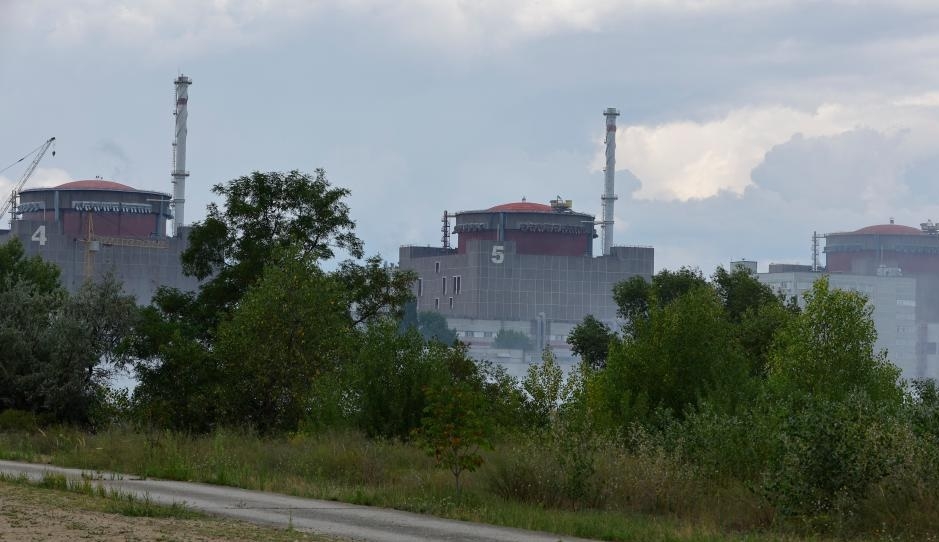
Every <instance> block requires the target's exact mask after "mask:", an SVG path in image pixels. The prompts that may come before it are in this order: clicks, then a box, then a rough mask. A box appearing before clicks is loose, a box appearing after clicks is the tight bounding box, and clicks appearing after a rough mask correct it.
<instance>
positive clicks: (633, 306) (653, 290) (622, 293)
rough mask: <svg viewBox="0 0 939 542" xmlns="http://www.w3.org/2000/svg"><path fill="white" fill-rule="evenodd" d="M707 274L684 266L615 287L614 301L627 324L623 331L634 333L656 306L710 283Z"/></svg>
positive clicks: (628, 335)
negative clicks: (705, 277) (648, 279)
mask: <svg viewBox="0 0 939 542" xmlns="http://www.w3.org/2000/svg"><path fill="white" fill-rule="evenodd" d="M706 284H707V282H706V281H705V280H704V275H702V274H701V271H700V270H699V269H697V268H689V267H682V268H681V269H679V270H678V271H669V270H668V269H663V270H661V271H659V272H658V273H656V274H655V275H654V276H653V277H652V282H651V283H649V282H646V280H645V279H644V278H642V277H639V276H636V277H631V278H630V279H628V280H625V281H623V282H620V283H617V284H616V285H615V286H613V300H614V301H615V302H616V305H617V307H618V309H617V314H618V315H619V316H620V318H623V319H624V320H625V321H626V323H625V324H624V326H623V334H624V335H625V336H627V337H630V336H632V335H634V334H635V333H636V331H637V329H638V327H639V326H641V324H642V322H644V321H645V320H647V319H648V317H649V314H650V311H652V310H653V309H654V308H655V307H664V306H666V305H668V304H669V303H671V302H672V301H675V300H676V299H678V298H679V297H681V296H682V295H684V294H685V293H687V292H689V291H691V290H693V289H695V288H699V287H701V286H704V285H706Z"/></svg>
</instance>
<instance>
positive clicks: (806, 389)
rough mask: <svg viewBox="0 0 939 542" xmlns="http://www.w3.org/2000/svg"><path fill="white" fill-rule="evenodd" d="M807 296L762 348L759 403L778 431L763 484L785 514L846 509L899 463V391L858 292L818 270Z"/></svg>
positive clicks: (896, 373)
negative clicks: (765, 365)
mask: <svg viewBox="0 0 939 542" xmlns="http://www.w3.org/2000/svg"><path fill="white" fill-rule="evenodd" d="M805 299H806V305H805V310H804V311H803V312H802V313H801V314H798V315H796V316H794V317H792V318H791V319H789V320H788V321H787V322H786V323H785V324H784V325H783V327H782V328H781V329H780V331H779V333H778V334H777V337H776V340H775V342H774V344H773V347H772V349H771V350H770V353H769V359H770V371H769V375H768V380H767V389H768V393H767V394H766V396H765V398H764V401H766V402H768V403H769V405H770V406H769V407H768V408H767V409H766V410H767V411H768V412H769V413H770V415H771V416H774V418H775V421H774V424H775V425H776V426H777V427H778V428H779V429H778V437H777V441H776V449H775V453H774V454H773V455H772V456H771V459H770V463H769V467H768V469H767V470H768V472H769V476H768V478H767V479H766V481H765V482H764V484H763V487H764V490H765V491H766V492H767V494H768V496H769V497H770V499H771V500H772V501H773V502H775V503H776V504H777V505H778V506H779V507H780V508H781V510H782V511H783V512H784V513H786V514H827V513H830V512H833V511H834V512H838V513H839V514H852V513H854V512H855V511H856V506H857V503H859V502H860V501H861V500H862V499H863V498H865V496H866V495H867V494H868V492H869V490H870V489H871V488H872V487H873V484H875V483H876V482H878V481H879V480H880V479H882V478H883V477H884V476H886V475H887V474H888V473H889V472H890V469H891V465H894V464H897V463H898V459H899V458H898V453H901V452H900V451H899V450H898V447H897V439H899V438H901V435H902V431H898V430H897V427H899V425H898V415H899V414H900V413H901V412H902V409H901V407H902V406H903V404H904V389H903V386H902V384H901V382H900V380H899V377H900V371H899V369H897V367H895V366H894V365H892V364H891V363H890V362H889V361H888V360H887V358H886V355H885V353H884V352H882V351H877V350H876V347H875V342H876V338H877V335H876V331H875V329H874V323H873V321H872V320H871V311H872V308H871V307H870V306H869V305H868V304H867V300H866V298H865V297H864V296H863V295H861V294H859V293H857V292H852V291H843V290H832V289H830V288H829V284H828V279H827V278H826V277H823V278H821V279H819V280H817V281H816V282H815V284H814V285H813V286H812V290H811V291H810V292H809V293H807V294H806V295H805Z"/></svg>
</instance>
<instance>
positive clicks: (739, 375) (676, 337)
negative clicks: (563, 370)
mask: <svg viewBox="0 0 939 542" xmlns="http://www.w3.org/2000/svg"><path fill="white" fill-rule="evenodd" d="M588 385H589V386H590V387H591V392H592V393H591V400H592V401H595V402H598V403H599V404H598V405H596V407H597V411H598V412H600V413H602V415H603V416H604V417H605V418H606V422H607V423H609V424H611V425H614V426H620V427H625V426H627V425H629V423H631V422H634V421H635V422H641V423H649V422H653V421H654V420H655V417H656V416H659V415H661V414H664V415H666V416H675V417H678V418H683V417H684V416H685V415H686V414H687V413H688V412H690V411H691V410H692V409H694V408H695V407H696V406H697V405H699V404H700V402H701V401H704V400H707V401H709V402H712V403H715V404H718V405H720V407H721V408H722V409H723V410H724V411H730V410H733V408H735V406H736V405H737V404H738V403H739V401H740V400H741V398H742V395H743V394H744V393H746V392H748V391H749V390H750V388H751V386H750V383H749V377H748V374H747V362H746V359H745V357H744V355H743V352H742V350H741V348H740V346H739V344H738V343H737V341H736V340H735V338H734V334H733V329H732V327H731V324H730V323H729V322H728V321H727V318H726V317H725V315H724V311H723V307H722V306H721V303H720V300H719V299H718V297H717V295H716V294H715V293H714V291H713V290H712V289H711V288H710V286H708V285H703V286H697V287H694V288H692V289H691V290H689V291H687V292H685V293H684V294H681V295H679V296H678V297H677V298H675V299H673V300H672V301H671V302H670V303H669V304H668V305H665V306H653V307H652V308H651V309H650V313H649V316H648V319H647V320H646V321H644V322H642V323H641V325H640V326H639V327H637V333H636V334H635V336H634V338H628V337H627V338H626V339H624V340H623V341H614V342H613V343H611V347H610V352H609V356H608V358H607V365H606V368H605V369H603V370H602V371H599V372H598V373H597V374H596V375H594V376H593V377H592V382H590V383H588Z"/></svg>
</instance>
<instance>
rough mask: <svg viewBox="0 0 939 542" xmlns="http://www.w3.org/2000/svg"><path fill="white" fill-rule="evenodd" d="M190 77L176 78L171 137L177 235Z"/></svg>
mask: <svg viewBox="0 0 939 542" xmlns="http://www.w3.org/2000/svg"><path fill="white" fill-rule="evenodd" d="M191 84H192V79H190V78H189V77H186V76H185V75H182V74H180V75H179V77H177V78H176V111H174V112H173V115H174V116H175V117H176V137H175V138H173V171H172V176H173V200H172V203H173V231H174V233H175V235H176V236H177V237H179V235H180V228H181V227H183V226H185V225H186V177H188V176H189V172H188V171H186V121H187V120H188V119H189V112H188V108H187V107H188V102H189V85H191Z"/></svg>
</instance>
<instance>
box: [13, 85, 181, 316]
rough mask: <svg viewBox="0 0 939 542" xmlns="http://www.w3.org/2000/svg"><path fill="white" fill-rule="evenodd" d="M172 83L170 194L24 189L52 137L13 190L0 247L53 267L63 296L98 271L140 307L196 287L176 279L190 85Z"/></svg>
mask: <svg viewBox="0 0 939 542" xmlns="http://www.w3.org/2000/svg"><path fill="white" fill-rule="evenodd" d="M175 84H176V111H175V113H174V114H175V117H176V134H175V137H174V139H173V161H174V164H173V169H172V171H171V176H172V180H173V185H174V189H173V195H172V196H170V194H167V193H163V192H156V191H150V190H137V189H135V188H132V187H130V186H127V185H125V184H121V183H118V182H115V181H110V180H105V179H101V178H97V179H91V180H77V181H73V182H68V183H64V184H62V185H59V186H55V187H51V188H25V189H24V188H23V187H24V186H25V184H26V182H27V181H28V179H29V175H30V174H31V173H32V172H33V171H34V170H35V168H36V165H37V164H38V162H39V159H41V158H42V155H43V154H44V153H45V150H46V149H47V148H48V144H49V143H51V142H52V141H54V139H55V138H52V139H50V140H49V142H47V144H46V145H45V146H44V147H43V148H42V149H41V152H39V153H38V154H37V157H36V158H35V159H34V160H33V162H32V164H30V167H29V168H27V171H26V173H25V174H24V176H23V178H21V179H20V181H19V182H18V183H17V184H16V185H15V186H14V192H13V194H12V196H11V198H10V201H9V203H8V205H7V207H9V209H10V212H11V221H10V229H9V230H0V243H6V242H7V241H9V240H10V239H13V238H15V239H19V241H20V242H21V243H22V244H23V246H24V247H25V250H26V254H27V255H29V256H32V255H38V256H40V257H42V258H43V259H44V260H46V261H49V262H51V263H54V264H55V265H57V266H58V267H59V269H60V270H61V273H62V274H61V279H62V284H63V286H65V287H66V288H68V289H69V290H71V291H75V290H77V289H78V288H79V287H80V286H81V285H82V283H83V282H84V281H85V280H87V279H99V278H101V277H102V276H104V275H105V274H106V273H112V274H113V275H114V276H115V277H116V278H117V279H118V280H119V281H121V282H122V283H123V284H124V290H125V291H126V292H127V293H129V294H132V295H133V296H134V297H135V298H136V299H137V302H138V303H142V304H146V303H149V302H150V299H151V298H152V296H153V294H154V292H156V290H157V288H159V287H160V286H170V287H175V288H179V289H182V290H195V289H196V287H197V286H198V282H197V281H196V280H195V279H194V278H192V277H187V276H185V275H183V273H182V268H181V266H180V261H179V257H180V254H182V252H183V251H184V250H185V249H186V247H187V245H188V241H187V232H188V228H186V223H185V219H184V216H185V214H184V206H185V201H186V197H185V187H186V185H185V179H186V177H187V176H188V175H189V172H188V171H186V133H187V119H188V112H187V108H188V88H189V85H191V84H192V80H191V79H190V78H189V77H186V76H185V75H180V76H179V77H178V78H177V79H176V81H175ZM168 220H172V221H173V234H172V235H168V233H167V221H168Z"/></svg>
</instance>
